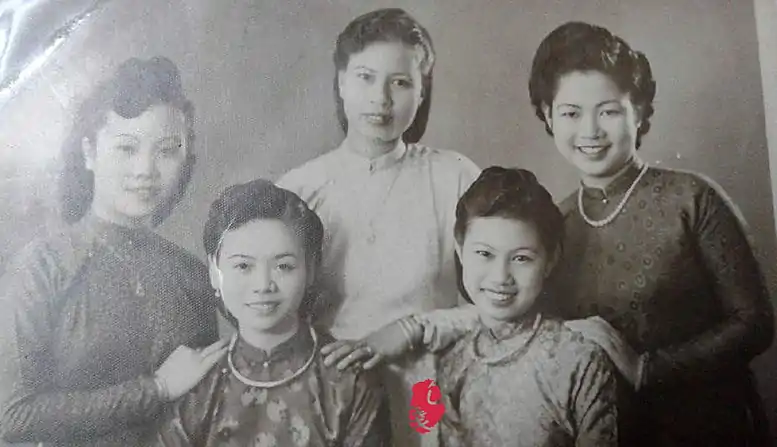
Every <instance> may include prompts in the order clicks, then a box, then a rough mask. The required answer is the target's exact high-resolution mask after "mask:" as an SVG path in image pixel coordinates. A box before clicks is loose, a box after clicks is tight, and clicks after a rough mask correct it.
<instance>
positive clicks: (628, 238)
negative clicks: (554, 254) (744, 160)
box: [551, 166, 774, 446]
mask: <svg viewBox="0 0 777 447" xmlns="http://www.w3.org/2000/svg"><path fill="white" fill-rule="evenodd" d="M638 172H639V168H638V167H637V166H632V167H631V168H630V170H629V171H628V172H626V173H625V174H624V175H623V176H621V177H620V178H618V179H616V180H615V181H614V182H613V183H611V184H610V185H609V186H607V188H605V189H604V190H601V189H594V188H584V190H583V207H584V210H585V213H586V215H587V216H589V217H590V218H591V219H602V218H604V217H605V216H607V215H609V214H610V213H611V212H612V211H613V210H614V209H615V207H617V205H618V203H619V202H620V201H621V200H622V198H623V197H624V195H625V192H626V190H627V189H628V188H629V186H630V185H631V184H632V183H633V182H634V180H635V179H636V177H637V174H638ZM561 207H562V210H563V211H564V213H565V215H566V232H567V234H566V239H565V246H564V256H563V262H562V263H561V265H559V266H558V267H557V271H556V273H555V276H554V278H553V280H552V281H551V283H552V284H554V285H556V286H559V287H558V288H557V289H555V290H554V293H552V294H551V296H553V297H555V298H556V300H555V302H554V303H553V305H552V309H553V310H554V311H556V312H558V313H560V314H561V316H563V317H565V318H568V319H575V318H584V317H588V316H591V315H600V316H602V317H603V318H604V319H606V320H607V321H609V322H610V323H611V324H612V325H613V326H614V327H615V328H616V329H618V330H619V331H620V332H621V333H622V334H623V335H624V336H625V338H626V339H627V340H628V342H629V344H630V345H631V346H633V347H634V348H635V349H636V350H637V351H638V352H640V353H642V352H648V353H649V361H648V363H647V371H646V377H645V383H644V385H645V386H644V387H643V390H642V392H640V394H639V396H636V399H635V403H636V404H637V407H636V408H635V410H636V411H637V414H635V415H633V416H632V418H633V421H634V423H635V425H636V428H637V429H638V430H639V433H638V434H637V435H635V436H636V439H634V440H632V441H629V442H628V443H627V444H626V445H635V444H634V443H638V442H643V443H645V445H651V446H652V445H662V446H674V445H678V446H680V445H707V446H710V445H721V446H722V445H725V446H732V445H737V446H747V445H761V444H760V442H759V441H756V440H755V437H754V436H755V435H754V432H755V431H756V430H757V429H758V428H757V427H756V425H757V421H758V420H759V419H760V418H762V417H763V414H762V413H761V411H760V408H759V404H758V398H757V396H756V394H755V388H754V385H753V383H752V381H751V378H750V373H749V371H748V368H747V364H748V362H749V361H750V360H751V359H752V358H753V357H754V356H755V355H757V354H759V353H760V352H762V351H764V350H765V349H766V347H768V346H769V343H770V342H771V340H772V336H773V330H774V328H773V324H774V323H773V314H772V312H773V311H772V308H771V304H770V302H769V298H768V295H767V292H766V289H765V286H764V281H763V278H762V277H761V274H760V271H759V267H758V265H757V263H756V260H755V258H754V256H753V252H752V250H751V247H750V244H749V241H748V239H747V237H746V234H745V231H744V228H743V227H744V225H743V222H742V219H741V217H740V216H739V214H738V212H737V210H736V207H735V206H734V205H733V204H732V203H731V201H730V200H729V199H728V198H727V197H726V195H725V194H724V193H723V192H722V191H721V190H720V188H719V187H718V186H717V185H715V184H714V183H713V182H711V181H710V180H708V179H705V178H702V177H701V176H699V175H696V174H692V173H686V172H679V171H671V170H666V169H657V168H652V167H651V168H649V169H648V171H647V173H646V174H645V175H644V176H643V177H642V179H641V180H640V181H639V183H638V185H637V187H636V188H635V189H634V193H633V195H632V196H631V197H630V198H629V199H628V202H627V203H626V206H625V207H624V209H623V212H622V213H620V214H619V215H618V217H617V218H616V219H615V220H614V221H613V222H612V223H610V224H608V225H606V226H604V227H601V228H593V227H591V226H590V225H588V224H587V223H585V222H584V221H583V219H582V217H581V215H580V212H579V210H578V206H577V194H575V195H573V196H571V197H569V198H568V199H567V200H566V201H564V202H563V204H562V206H561Z"/></svg>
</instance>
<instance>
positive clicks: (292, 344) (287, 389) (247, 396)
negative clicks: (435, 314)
mask: <svg viewBox="0 0 777 447" xmlns="http://www.w3.org/2000/svg"><path fill="white" fill-rule="evenodd" d="M317 338H318V342H319V343H318V345H319V346H322V345H324V344H326V343H329V342H331V341H333V340H332V339H331V337H329V336H322V335H318V336H317ZM314 349H315V343H314V340H313V336H312V333H311V331H310V329H309V327H306V326H303V327H300V330H299V331H297V333H296V334H295V335H294V336H293V337H292V338H291V339H289V340H287V341H285V342H283V343H282V344H281V345H279V346H277V347H276V348H274V349H273V350H272V351H271V352H269V353H268V352H265V351H263V350H261V349H259V348H256V347H253V346H251V345H250V344H248V343H246V342H245V341H244V340H243V339H242V338H239V339H238V342H237V343H236V345H235V347H234V350H233V357H232V358H233V362H234V363H233V364H234V365H235V368H237V370H238V371H239V372H240V373H241V374H242V375H243V376H247V377H248V378H249V379H250V380H254V381H271V380H275V379H278V378H280V377H289V376H290V375H292V374H293V372H295V371H298V370H300V369H301V368H303V367H305V365H306V363H307V362H308V360H309V359H310V358H311V356H313V361H312V363H311V364H310V366H309V367H308V368H307V369H305V370H304V372H303V373H302V374H301V375H300V376H299V377H297V378H296V379H294V380H292V381H291V382H289V383H287V384H284V385H281V386H278V387H275V388H258V387H253V386H249V385H247V384H245V383H243V382H242V381H240V380H238V379H237V377H236V376H235V375H234V374H233V373H232V372H231V371H230V367H229V363H228V357H227V356H225V357H224V358H223V359H222V360H221V362H220V363H219V364H217V365H216V367H214V369H213V370H212V371H211V372H210V373H208V375H207V376H206V377H205V379H203V381H202V382H200V384H199V385H197V387H195V389H194V390H192V391H191V392H190V393H189V394H187V395H186V396H184V397H183V398H182V399H181V400H180V401H179V402H178V403H177V405H176V406H175V407H174V408H173V411H172V413H173V414H172V415H171V419H170V421H169V422H168V423H167V424H166V425H165V426H164V427H163V428H162V430H160V433H159V440H158V444H159V445H163V446H201V447H215V446H220V447H237V446H240V447H249V446H250V447H275V446H277V447H281V446H282V447H304V446H311V447H312V446H316V447H319V446H327V447H328V446H332V447H335V446H348V447H351V446H353V447H358V446H369V447H372V446H382V445H383V440H384V438H385V437H386V433H384V432H382V431H381V428H380V427H381V424H380V422H381V421H380V420H379V419H380V418H379V416H378V415H379V410H380V409H381V408H382V393H381V391H380V388H379V385H378V383H377V381H376V379H375V376H374V375H373V374H372V373H370V372H363V371H362V372H357V371H353V370H347V371H343V372H338V371H337V370H336V368H335V367H334V366H332V367H328V366H325V365H324V363H323V358H322V356H321V354H320V353H319V352H318V351H317V350H316V351H315V352H314ZM248 371H250V372H251V373H250V374H249V373H248Z"/></svg>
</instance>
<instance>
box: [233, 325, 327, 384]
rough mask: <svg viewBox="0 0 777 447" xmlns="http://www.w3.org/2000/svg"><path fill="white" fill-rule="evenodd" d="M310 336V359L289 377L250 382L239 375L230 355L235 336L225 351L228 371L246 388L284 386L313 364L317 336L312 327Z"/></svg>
mask: <svg viewBox="0 0 777 447" xmlns="http://www.w3.org/2000/svg"><path fill="white" fill-rule="evenodd" d="M310 335H311V337H313V352H312V353H311V354H310V358H309V359H308V360H307V362H305V364H304V365H302V368H300V369H298V370H297V371H296V372H295V373H294V374H292V375H290V376H289V377H286V378H283V379H281V380H274V381H271V382H260V381H258V380H251V379H249V378H248V377H246V376H244V375H242V374H240V372H239V371H238V370H237V368H236V367H235V363H234V362H233V361H232V355H233V354H234V351H235V346H236V345H237V334H235V335H233V336H232V341H231V342H230V343H229V350H227V363H228V364H229V369H230V370H232V374H234V376H235V377H236V378H237V380H239V381H241V382H243V383H244V384H246V385H248V386H253V387H256V388H275V387H279V386H281V385H285V384H287V383H289V382H291V381H292V380H294V379H296V378H297V377H299V376H300V375H302V373H304V372H305V371H306V370H307V369H308V368H309V367H310V365H311V364H313V360H314V359H315V358H316V353H317V352H318V336H316V331H314V330H313V327H312V326H311V327H310Z"/></svg>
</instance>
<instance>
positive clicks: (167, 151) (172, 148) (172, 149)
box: [159, 143, 183, 157]
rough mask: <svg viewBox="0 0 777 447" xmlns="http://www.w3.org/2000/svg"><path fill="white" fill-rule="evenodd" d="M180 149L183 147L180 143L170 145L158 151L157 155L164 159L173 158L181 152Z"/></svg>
mask: <svg viewBox="0 0 777 447" xmlns="http://www.w3.org/2000/svg"><path fill="white" fill-rule="evenodd" d="M182 147H183V144H181V143H177V144H170V145H167V146H164V147H162V148H161V149H159V153H160V154H162V155H163V156H165V157H173V156H176V155H178V153H179V152H181V148H182Z"/></svg>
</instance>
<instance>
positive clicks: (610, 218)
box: [577, 164, 648, 228]
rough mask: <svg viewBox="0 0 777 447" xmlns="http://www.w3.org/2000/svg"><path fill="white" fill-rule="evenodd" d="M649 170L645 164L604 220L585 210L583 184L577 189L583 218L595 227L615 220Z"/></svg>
mask: <svg viewBox="0 0 777 447" xmlns="http://www.w3.org/2000/svg"><path fill="white" fill-rule="evenodd" d="M647 171H648V165H647V164H645V166H643V167H642V170H641V171H639V175H637V178H635V179H634V182H633V183H632V184H631V186H629V189H628V190H627V191H626V194H625V195H624V196H623V199H622V200H621V202H620V203H619V204H618V206H617V207H615V210H614V211H613V212H612V213H611V214H610V215H609V216H607V217H605V218H604V219H602V220H593V219H591V218H589V217H588V216H586V215H585V210H583V187H582V186H581V187H580V189H578V191H577V208H578V210H579V211H580V216H581V217H582V218H583V220H584V221H585V223H587V224H588V225H590V226H592V227H594V228H601V227H603V226H605V225H608V224H610V223H611V222H612V221H613V220H615V218H616V217H618V214H620V212H621V211H623V207H624V206H626V202H627V201H628V200H629V197H631V194H632V193H633V192H634V190H635V189H636V188H637V184H638V183H639V181H640V179H642V176H643V175H645V173H646V172H647Z"/></svg>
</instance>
